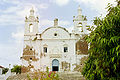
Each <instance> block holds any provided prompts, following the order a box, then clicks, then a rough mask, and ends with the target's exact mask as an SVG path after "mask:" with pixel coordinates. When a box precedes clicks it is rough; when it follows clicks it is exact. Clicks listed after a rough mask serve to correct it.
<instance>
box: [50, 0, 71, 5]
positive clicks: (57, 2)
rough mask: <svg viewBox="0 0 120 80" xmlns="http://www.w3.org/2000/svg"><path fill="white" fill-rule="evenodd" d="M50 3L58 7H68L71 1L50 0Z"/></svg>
mask: <svg viewBox="0 0 120 80" xmlns="http://www.w3.org/2000/svg"><path fill="white" fill-rule="evenodd" d="M50 1H51V2H53V3H55V4H57V5H58V6H64V5H67V4H68V3H69V1H70V0H50Z"/></svg>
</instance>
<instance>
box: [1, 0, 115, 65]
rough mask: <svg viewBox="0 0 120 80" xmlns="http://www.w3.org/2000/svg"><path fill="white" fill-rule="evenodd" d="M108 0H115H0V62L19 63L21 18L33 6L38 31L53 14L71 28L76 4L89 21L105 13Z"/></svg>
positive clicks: (23, 18) (51, 20)
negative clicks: (37, 20) (37, 18)
mask: <svg viewBox="0 0 120 80" xmlns="http://www.w3.org/2000/svg"><path fill="white" fill-rule="evenodd" d="M108 3H112V4H113V3H114V0H0V65H2V66H5V67H8V65H9V64H12V65H14V64H21V62H20V56H21V55H22V50H23V35H24V20H25V16H28V15H29V10H30V9H31V8H32V7H33V8H34V9H35V14H36V16H38V17H39V21H40V23H39V31H40V32H41V31H43V30H44V29H45V28H47V27H50V26H52V25H53V20H54V19H55V18H58V19H59V25H60V26H62V27H65V28H67V29H68V30H69V31H71V29H72V27H73V22H72V20H73V16H77V8H78V6H79V5H80V7H81V8H82V14H83V15H85V16H87V19H88V24H90V25H92V20H93V19H94V17H99V16H100V15H101V14H102V16H103V17H104V16H105V15H106V13H107V11H106V10H105V7H106V6H107V4H108Z"/></svg>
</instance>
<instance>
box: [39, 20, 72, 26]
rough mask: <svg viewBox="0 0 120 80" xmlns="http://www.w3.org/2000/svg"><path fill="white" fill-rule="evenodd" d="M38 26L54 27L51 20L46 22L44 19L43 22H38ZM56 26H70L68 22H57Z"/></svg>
mask: <svg viewBox="0 0 120 80" xmlns="http://www.w3.org/2000/svg"><path fill="white" fill-rule="evenodd" d="M40 25H41V26H43V25H44V26H53V25H54V21H53V20H48V19H45V20H41V21H40ZM58 25H59V26H65V25H70V22H69V21H58Z"/></svg>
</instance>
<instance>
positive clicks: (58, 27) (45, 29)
mask: <svg viewBox="0 0 120 80" xmlns="http://www.w3.org/2000/svg"><path fill="white" fill-rule="evenodd" d="M51 28H61V29H63V30H64V31H66V32H67V33H69V31H68V30H67V29H66V28H64V27H60V26H58V27H54V26H53V27H48V28H47V29H45V30H44V31H43V32H42V33H41V34H43V33H44V32H46V31H47V30H49V29H51ZM69 34H70V33H69Z"/></svg>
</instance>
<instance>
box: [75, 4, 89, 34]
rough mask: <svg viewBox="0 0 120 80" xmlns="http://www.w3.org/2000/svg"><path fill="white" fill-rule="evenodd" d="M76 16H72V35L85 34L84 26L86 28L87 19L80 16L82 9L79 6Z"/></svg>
mask: <svg viewBox="0 0 120 80" xmlns="http://www.w3.org/2000/svg"><path fill="white" fill-rule="evenodd" d="M77 11H78V15H77V16H73V24H74V29H73V33H75V34H86V33H87V30H86V26H87V19H86V16H83V15H82V9H81V8H80V6H79V7H78V10H77Z"/></svg>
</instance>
